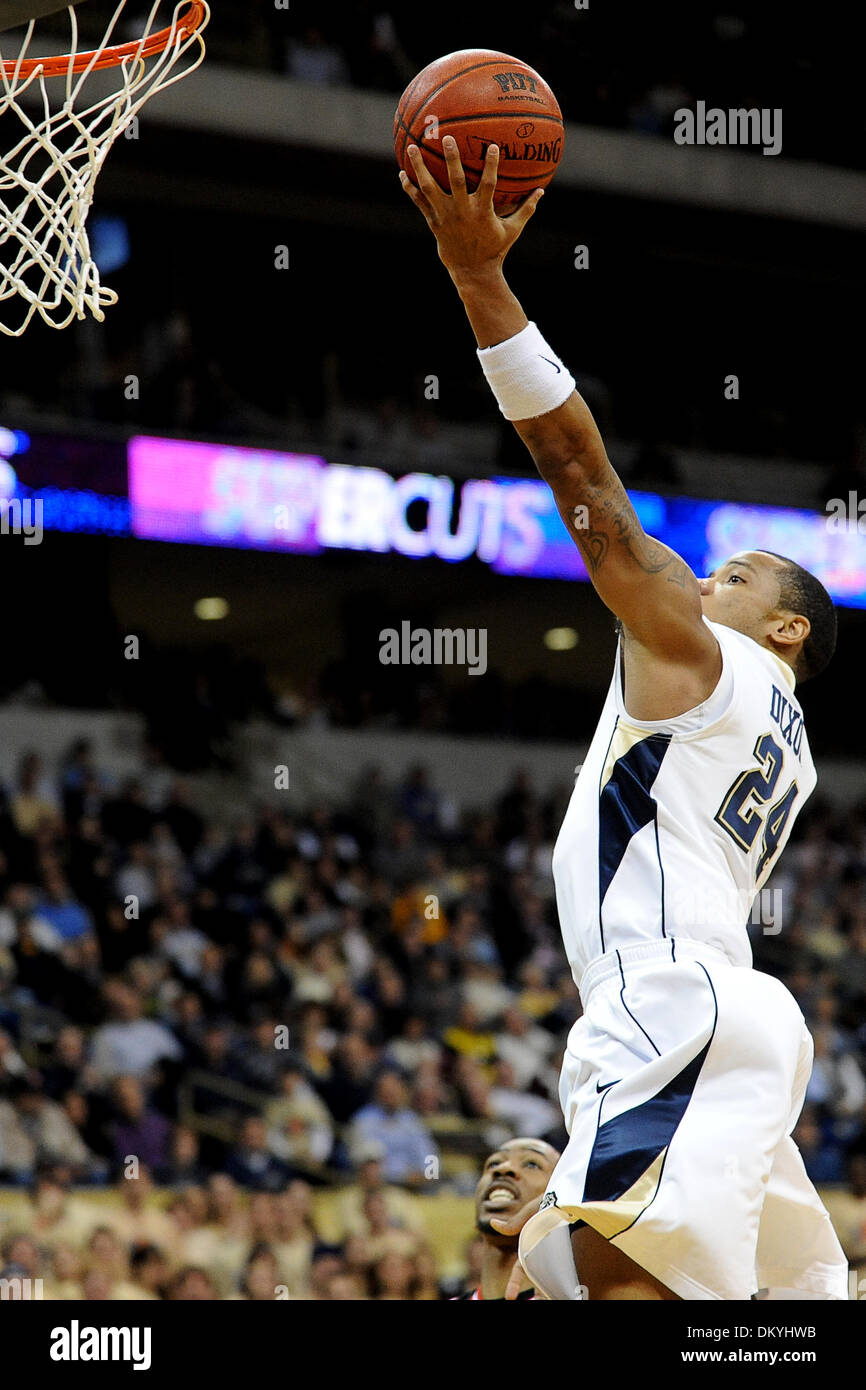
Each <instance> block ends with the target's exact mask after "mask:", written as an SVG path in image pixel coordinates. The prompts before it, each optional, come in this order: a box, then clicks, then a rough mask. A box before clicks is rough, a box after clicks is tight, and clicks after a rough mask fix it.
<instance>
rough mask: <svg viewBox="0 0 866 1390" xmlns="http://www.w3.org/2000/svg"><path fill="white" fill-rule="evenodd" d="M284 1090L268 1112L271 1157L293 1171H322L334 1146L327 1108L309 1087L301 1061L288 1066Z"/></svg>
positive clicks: (285, 1069)
mask: <svg viewBox="0 0 866 1390" xmlns="http://www.w3.org/2000/svg"><path fill="white" fill-rule="evenodd" d="M281 1090H282V1096H281V1098H280V1099H279V1100H274V1101H271V1102H270V1104H269V1105H268V1106H267V1108H266V1110H265V1122H266V1124H267V1125H268V1144H269V1147H270V1150H271V1153H272V1154H273V1155H274V1156H275V1158H278V1159H280V1160H281V1161H282V1162H284V1163H287V1164H289V1165H290V1166H291V1167H293V1168H296V1169H299V1170H301V1169H307V1170H315V1169H319V1168H321V1167H322V1166H323V1165H324V1164H325V1163H327V1161H328V1158H329V1157H330V1153H331V1149H332V1148H333V1144H334V1127H333V1125H332V1123H331V1117H330V1114H329V1113H328V1107H327V1106H326V1105H325V1103H324V1101H323V1100H322V1099H321V1098H320V1097H319V1096H318V1095H317V1094H316V1092H315V1091H314V1090H313V1088H312V1086H310V1084H309V1082H308V1081H307V1079H306V1077H305V1075H304V1068H303V1065H302V1063H301V1062H300V1061H299V1060H294V1061H289V1062H287V1063H286V1065H285V1068H284V1070H283V1074H282V1080H281Z"/></svg>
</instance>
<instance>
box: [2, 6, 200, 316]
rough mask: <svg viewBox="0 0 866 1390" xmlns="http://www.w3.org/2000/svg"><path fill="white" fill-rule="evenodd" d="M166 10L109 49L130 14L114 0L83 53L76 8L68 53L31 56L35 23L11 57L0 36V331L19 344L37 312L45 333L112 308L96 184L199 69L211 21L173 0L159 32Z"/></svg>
mask: <svg viewBox="0 0 866 1390" xmlns="http://www.w3.org/2000/svg"><path fill="white" fill-rule="evenodd" d="M161 4H162V0H155V3H154V4H153V5H152V8H151V10H150V13H149V15H148V17H147V21H146V24H145V28H144V32H143V34H142V35H141V37H140V38H139V39H135V40H133V41H132V42H130V43H121V44H112V43H111V40H112V39H113V38H114V37H115V36H116V32H117V27H118V24H119V22H120V19H121V16H122V14H123V11H124V9H125V8H126V0H119V3H118V4H117V7H116V9H115V11H114V15H113V17H112V19H111V21H110V22H109V24H108V28H107V30H106V32H105V35H104V37H103V40H102V43H101V44H100V46H99V47H98V48H96V49H92V50H90V51H87V52H79V50H78V21H77V18H76V14H75V9H74V6H73V5H72V4H69V5H68V12H69V18H70V24H71V29H72V42H71V45H70V49H69V52H68V53H65V54H61V55H60V56H58V57H46V58H30V57H28V56H27V55H28V52H29V50H30V44H31V39H32V37H33V30H34V22H35V21H34V20H32V19H31V21H30V23H29V24H28V25H27V31H26V34H25V36H24V40H23V42H22V43H21V45H20V51H19V52H18V55H17V57H15V58H6V57H5V55H4V52H3V37H4V36H3V35H2V34H0V332H3V333H5V334H7V336H9V337H14V338H17V337H20V336H21V334H22V333H23V332H24V331H25V329H26V328H27V326H28V324H29V323H30V322H31V320H32V318H33V316H34V314H37V313H38V314H39V315H40V316H41V317H42V319H43V320H44V321H45V323H47V324H48V325H49V326H50V327H51V328H66V327H68V325H69V324H70V323H71V322H72V320H73V319H84V318H86V317H87V313H88V312H90V313H91V314H92V315H93V317H94V318H95V319H96V320H97V322H99V323H101V322H102V321H103V319H104V318H105V313H104V310H105V309H106V308H109V307H110V306H111V305H113V304H116V303H117V295H116V294H115V292H114V290H110V289H108V288H107V287H105V286H103V285H102V284H100V279H99V270H98V268H97V266H96V263H95V262H94V260H93V257H92V255H91V253H90V243H89V240H88V237H87V227H86V224H87V215H88V213H89V211H90V205H91V203H92V201H93V191H94V185H95V183H96V179H97V177H98V175H99V172H100V170H101V168H102V165H103V162H104V160H105V157H106V155H107V154H108V151H109V150H110V149H111V147H112V145H113V144H114V142H115V140H116V139H117V138H118V136H120V135H122V134H123V132H124V131H125V130H127V129H128V128H129V127H130V125H131V124H132V122H133V121H134V120H135V117H136V115H137V114H138V112H139V111H140V110H141V108H142V106H143V105H144V103H145V102H146V101H149V100H150V98H151V97H152V96H155V95H156V93H157V92H161V91H164V90H165V89H166V87H170V86H172V85H173V84H174V83H175V82H179V81H180V80H181V78H183V77H186V76H188V75H189V73H191V72H194V71H195V69H196V68H197V67H198V66H199V64H200V63H201V61H202V59H203V58H204V51H205V50H204V39H203V37H202V31H203V30H204V28H205V26H206V25H207V23H208V20H209V19H210V6H209V5H208V4H207V3H206V0H175V3H174V12H173V14H172V18H171V23H170V24H169V25H167V27H165V28H159V29H158V28H157V27H156V25H157V19H158V12H159V10H160V7H161ZM35 8H37V7H34V9H35ZM44 8H45V6H44V5H43V10H44ZM55 8H62V6H57V7H55ZM107 69H111V70H113V71H114V72H115V73H116V75H117V78H118V81H116V82H113V83H112V84H111V90H110V91H109V92H108V93H107V94H106V93H104V87H103V92H102V94H99V93H98V92H97V91H95V90H94V88H95V87H96V86H97V83H93V82H89V79H91V77H92V75H93V74H94V73H96V72H101V71H105V70H107ZM97 81H98V82H102V83H103V84H104V81H105V79H99V80H97ZM59 83H62V87H58V84H59ZM86 85H89V88H90V90H88V92H87V94H86V95H85V92H84V88H85V86H86ZM13 119H15V120H16V122H17V124H16V127H15V131H16V133H17V139H16V142H15V143H14V144H11V143H10V139H9V131H8V129H7V127H11V125H12V121H13ZM21 127H23V130H22V129H21ZM10 301H11V308H10V310H9V312H8V317H9V318H11V317H12V310H14V309H15V308H16V307H17V308H18V309H19V310H21V311H22V312H23V321H22V322H20V323H18V326H17V327H12V326H10V324H9V322H7V321H6V319H7V309H6V305H7V303H9V302H10ZM18 301H23V308H22V305H21V304H20V303H18ZM15 317H16V319H17V318H18V317H20V315H19V314H16V315H15Z"/></svg>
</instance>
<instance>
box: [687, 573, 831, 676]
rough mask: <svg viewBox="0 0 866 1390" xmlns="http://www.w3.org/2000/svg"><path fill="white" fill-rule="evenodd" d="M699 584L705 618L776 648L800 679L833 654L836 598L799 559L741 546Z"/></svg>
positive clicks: (816, 671) (813, 672) (815, 672)
mask: <svg viewBox="0 0 866 1390" xmlns="http://www.w3.org/2000/svg"><path fill="white" fill-rule="evenodd" d="M700 585H701V604H702V606H703V610H704V617H706V618H709V619H710V621H711V622H714V623H723V624H724V626H725V627H732V628H734V629H735V631H737V632H742V633H745V635H746V636H747V637H752V638H754V640H755V641H756V642H760V644H761V646H762V647H767V648H768V649H769V650H770V651H771V652H775V654H776V656H779V657H781V658H782V660H783V661H786V662H787V663H788V665H789V666H790V667H791V668H792V670H793V672H794V675H795V676H796V677H797V679H798V680H799V681H805V680H809V679H810V678H811V677H812V676H817V675H818V674H819V673H820V672H821V671H823V670H824V667H825V666H826V665H827V663H828V662H829V660H830V658H831V657H832V655H833V652H834V651H835V649H836V610H835V608H834V607H833V600H832V599H831V597H830V595H829V594H828V593H827V590H826V589H825V588H824V585H823V584H821V583H820V582H819V580H817V579H816V578H815V576H814V574H810V573H809V571H808V570H805V569H803V567H802V565H798V564H797V562H796V561H795V560H789V559H787V558H786V557H785V556H784V555H777V554H776V553H775V552H774V551H772V550H741V551H739V552H738V553H737V554H736V555H732V556H731V557H730V559H729V560H726V561H725V563H724V564H723V565H719V567H718V569H715V570H713V573H712V574H711V575H710V576H709V578H708V579H702V580H701V581H700Z"/></svg>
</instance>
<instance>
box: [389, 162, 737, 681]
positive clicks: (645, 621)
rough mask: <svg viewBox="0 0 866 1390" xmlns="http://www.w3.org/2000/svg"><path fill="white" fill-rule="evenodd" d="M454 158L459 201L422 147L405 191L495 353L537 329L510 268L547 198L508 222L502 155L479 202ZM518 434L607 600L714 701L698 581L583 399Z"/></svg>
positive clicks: (487, 172) (575, 397) (529, 421)
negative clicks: (631, 485) (655, 522)
mask: <svg viewBox="0 0 866 1390" xmlns="http://www.w3.org/2000/svg"><path fill="white" fill-rule="evenodd" d="M443 151H444V154H445V158H446V162H447V165H448V173H449V178H450V184H451V194H450V195H449V194H447V193H445V192H443V190H442V189H441V188H440V187H439V185H438V184H437V183H436V182H435V180H434V179H433V177H432V176H431V174H430V173H429V171H428V169H427V167H426V165H425V164H424V161H423V159H422V157H421V153H420V151H419V150H418V148H417V146H411V147H410V150H409V156H410V159H411V161H412V167H413V169H414V171H415V177H416V179H417V182H418V187H417V188H416V187H415V186H414V185H413V184H412V183H411V182H410V180H409V179H408V178H407V176H406V175H405V174H404V173H403V172H402V171H401V174H400V181H401V183H402V185H403V188H404V190H405V191H406V193H407V194H408V195H409V197H410V198H411V199H412V201H413V202H414V203H415V205H416V207H418V208H419V209H420V211H421V212H422V213H423V214H424V217H425V218H426V220H427V223H428V225H429V227H430V229H431V231H432V232H433V234H434V236H435V237H436V241H437V244H438V248H439V257H440V259H441V261H442V262H443V264H444V265H445V267H446V269H447V270H448V272H449V274H450V276H451V278H452V280H453V281H454V284H455V287H456V289H457V291H458V293H459V295H460V298H461V300H462V301H463V305H464V308H465V309H466V313H467V315H468V318H469V322H470V323H471V325H472V328H473V330H474V332H475V336H476V339H477V341H478V346H479V348H491V347H495V346H496V345H498V344H503V343H506V342H507V341H508V340H509V339H513V338H515V337H516V335H518V334H520V333H522V332H523V330H525V329H527V327H528V320H527V317H526V314H525V313H524V312H523V309H522V308H521V306H520V303H519V301H518V300H517V298H516V297H515V295H514V294H512V292H511V290H510V289H509V287H508V285H507V284H506V281H505V277H504V274H503V269H502V267H503V262H504V260H505V257H506V255H507V254H508V252H509V250H510V249H511V247H512V246H513V245H514V243H515V241H516V240H517V238H518V237H519V236H520V233H521V232H522V231H523V228H524V227H525V226H526V224H527V222H528V221H529V219H530V218H531V216H532V214H533V213H534V212H535V209H536V208H537V206H538V203H539V202H540V200H541V197H542V192H541V190H536V192H535V193H531V194H530V195H529V196H528V198H526V200H525V201H524V202H523V203H522V204H521V205H520V207H519V208H518V209H517V211H516V212H514V213H512V215H511V216H510V217H508V218H500V217H498V216H497V215H496V213H495V211H494V209H493V194H494V191H495V188H496V172H497V168H498V162H499V152H498V149H497V148H496V146H490V148H489V149H488V151H487V158H486V161H485V165H484V171H483V174H482V177H481V180H480V182H479V185H478V188H477V190H476V191H475V193H472V194H470V193H468V192H467V188H466V178H465V174H464V171H463V167H462V164H461V162H460V156H459V153H458V150H457V144H456V141H454V140H453V139H451V137H449V136H446V137H445V139H444V140H443ZM530 331H531V332H534V330H530ZM536 356H537V354H536ZM541 362H542V363H545V362H546V363H547V365H546V366H542V367H541V369H540V370H542V371H549V372H550V374H551V379H552V378H553V376H554V374H557V375H558V374H560V373H561V372H562V370H563V368H562V364H560V363H558V362H557V361H554V360H553V359H547V358H543V357H542V358H541ZM533 366H534V369H535V370H538V368H537V365H536V364H535V363H533ZM509 418H512V414H511V413H509ZM512 423H513V424H514V427H515V429H516V430H517V432H518V434H519V435H520V437H521V438H522V439H523V441H524V443H525V444H526V446H527V448H528V449H529V452H530V453H531V454H532V457H533V459H534V460H535V464H536V467H537V468H538V471H539V473H540V474H541V476H542V478H544V480H545V481H546V482H547V483H548V484H549V486H550V488H551V490H552V491H553V495H554V497H555V499H556V504H557V507H558V508H559V512H560V515H561V516H562V519H563V521H564V522H565V525H566V526H567V528H568V530H569V533H570V534H571V536H572V538H573V539H574V541H575V542H576V544H577V546H578V548H579V550H580V552H581V554H582V556H583V559H584V561H585V563H586V567H587V571H588V573H589V576H590V579H591V580H592V582H593V584H594V586H595V588H596V590H597V591H598V593H599V595H600V597H601V598H602V600H603V601H604V602H605V603H606V604H607V606H608V608H610V609H611V610H612V612H614V613H615V614H616V615H617V617H618V618H620V619H621V621H622V623H623V625H624V627H625V628H626V629H627V632H628V634H629V635H630V636H631V637H634V638H635V639H636V640H637V642H638V643H639V644H640V645H641V646H642V647H644V648H645V649H646V650H647V651H648V652H649V653H651V654H652V655H653V656H654V657H657V658H661V659H662V660H665V661H673V662H675V663H676V664H677V665H680V666H687V667H689V668H690V669H691V670H692V671H695V670H696V669H697V672H698V674H699V678H700V675H701V674H703V673H704V672H705V676H706V682H705V683H706V686H707V693H708V692H709V690H710V689H712V686H713V685H714V683H715V681H716V679H717V678H718V673H719V669H720V657H719V650H718V644H717V642H716V640H715V638H714V637H713V636H712V633H711V632H710V631H709V629H708V628H707V627H706V625H705V624H704V622H703V621H702V618H701V602H700V588H699V585H698V581H697V579H696V578H695V576H694V574H693V573H692V571H691V570H690V569H689V567H688V565H687V564H686V563H685V561H684V560H682V559H681V557H680V556H679V555H677V554H676V553H675V552H674V551H673V550H671V549H670V548H669V547H668V546H666V545H663V544H662V543H661V542H660V541H656V540H653V539H652V537H650V536H648V535H647V534H646V532H645V531H644V529H643V527H642V526H641V524H640V521H639V520H638V517H637V513H636V512H635V510H634V507H633V506H632V504H631V502H630V501H629V498H628V494H627V493H626V490H625V488H624V487H623V485H622V483H621V482H620V479H619V477H618V476H617V474H616V473H615V471H614V469H613V468H612V466H611V464H610V461H609V460H608V457H607V454H606V453H605V449H604V445H603V443H602V439H601V436H600V434H599V432H598V428H597V426H596V424H595V421H594V420H593V418H592V414H591V413H590V411H589V408H588V407H587V405H586V403H585V401H584V400H583V399H582V398H581V396H580V395H579V393H578V392H577V391H572V392H571V394H570V395H569V396H568V398H567V399H566V400H565V401H564V402H563V403H562V404H559V405H558V406H556V408H554V409H551V410H547V411H545V412H544V413H541V414H535V415H534V416H533V417H531V418H526V419H519V418H512Z"/></svg>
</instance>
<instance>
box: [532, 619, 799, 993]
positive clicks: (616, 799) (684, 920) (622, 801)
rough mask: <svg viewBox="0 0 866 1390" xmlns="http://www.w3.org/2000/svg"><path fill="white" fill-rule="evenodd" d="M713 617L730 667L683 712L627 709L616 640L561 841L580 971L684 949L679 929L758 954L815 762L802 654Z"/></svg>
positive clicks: (572, 956) (569, 941)
mask: <svg viewBox="0 0 866 1390" xmlns="http://www.w3.org/2000/svg"><path fill="white" fill-rule="evenodd" d="M704 621H705V622H707V621H708V620H707V619H704ZM708 626H709V627H710V628H711V629H712V631H713V633H714V634H715V636H716V637H717V638H718V641H719V646H720V647H721V651H722V675H721V677H720V679H719V682H718V685H717V686H716V689H715V690H714V691H713V693H712V695H710V697H709V698H708V699H707V700H706V701H704V703H703V704H702V705H699V706H697V708H695V709H693V710H689V711H688V712H687V713H685V714H681V715H678V716H677V717H676V718H674V719H661V720H653V721H648V720H642V719H632V718H631V717H630V716H629V715H628V713H627V712H626V709H625V705H624V702H623V695H622V677H621V663H622V651H621V646H620V647H618V649H617V656H616V662H615V666H614V674H613V680H612V682H611V686H610V689H609V691H608V694H607V699H606V701H605V705H604V709H603V711H602V715H601V719H600V721H599V725H598V728H597V729H596V731H595V736H594V737H593V740H592V743H591V744H590V748H589V752H588V753H587V756H586V762H585V763H584V764H583V766H582V768H581V769H580V775H579V776H578V779H577V783H576V785H575V788H574V792H573V794H572V797H571V801H570V803H569V806H568V810H567V812H566V815H565V819H564V821H563V823H562V828H561V830H560V832H559V837H558V839H557V842H556V848H555V850H554V854H553V876H554V882H555V885H556V900H557V906H558V909H559V920H560V925H561V929H562V937H563V942H564V944H565V950H566V954H567V956H568V960H569V963H570V965H571V968H572V972H573V974H574V978H575V981H576V982H578V983H579V981H580V976H581V974H582V972H583V970H584V969H585V968H586V966H587V965H588V964H589V962H590V961H593V960H595V959H596V957H598V956H600V955H603V954H604V953H605V952H607V951H613V950H615V949H617V948H622V947H624V946H633V945H636V944H638V943H641V942H650V941H652V942H659V941H664V940H665V939H671V940H672V952H674V953H675V950H676V938H677V937H688V938H690V939H691V940H693V941H698V942H704V943H706V944H708V945H711V946H714V947H716V949H718V950H721V951H723V952H724V954H725V955H726V956H727V957H728V958H729V960H730V961H731V962H732V963H733V964H734V965H751V963H752V951H751V946H750V943H749V938H748V935H747V931H746V927H747V924H748V922H749V919H750V916H752V917H753V918H754V920H757V918H755V917H754V914H753V911H752V907H753V902H754V899H755V896H756V894H757V892H758V890H759V889H760V888H761V887H762V886H763V884H764V883H765V882H766V880H767V878H768V876H769V875H770V873H771V871H772V869H773V867H774V865H775V864H776V863H777V861H778V858H779V855H780V853H781V851H782V849H783V847H784V845H785V843H786V841H787V839H788V836H789V835H790V833H791V827H792V825H793V823H794V820H795V818H796V816H797V814H798V812H799V810H800V807H801V806H802V805H803V803H804V801H805V800H806V798H807V797H808V796H809V795H810V793H811V792H812V790H813V789H814V786H815V782H816V775H815V768H814V764H813V762H812V755H811V753H810V751H809V744H808V741H807V739H806V733H805V730H804V727H803V714H802V711H801V709H800V705H799V702H798V701H797V698H796V696H795V694H794V675H793V672H792V671H791V669H790V667H789V666H787V665H786V664H785V663H784V662H783V661H781V660H779V658H778V657H776V656H774V655H773V653H772V652H770V651H768V650H767V649H766V648H764V647H761V646H760V645H759V644H758V643H757V642H755V641H753V640H752V639H751V638H750V637H745V636H743V634H742V633H739V632H735V631H734V630H733V629H732V628H729V627H724V626H722V625H721V624H719V623H709V622H708ZM760 906H761V905H760V904H759V903H756V904H755V911H756V912H757V911H758V910H759V909H760ZM765 920H766V919H765ZM770 929H771V930H772V931H773V932H775V931H776V930H778V919H776V921H775V923H774V925H773V926H772V927H771V928H770Z"/></svg>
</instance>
